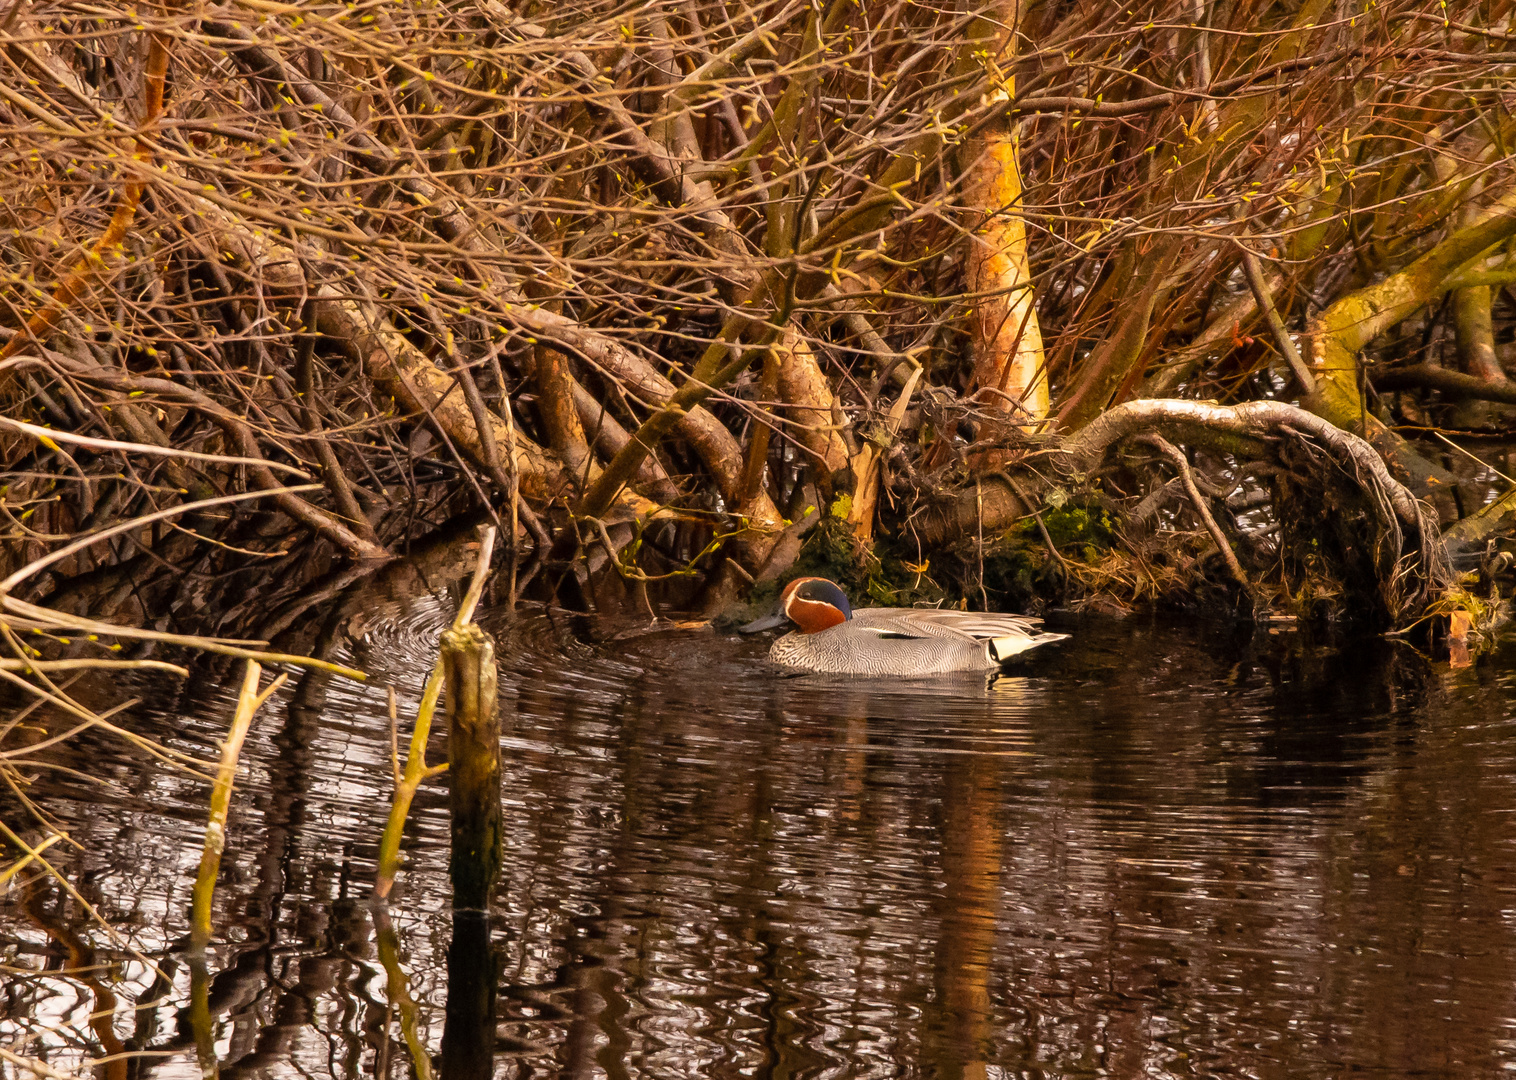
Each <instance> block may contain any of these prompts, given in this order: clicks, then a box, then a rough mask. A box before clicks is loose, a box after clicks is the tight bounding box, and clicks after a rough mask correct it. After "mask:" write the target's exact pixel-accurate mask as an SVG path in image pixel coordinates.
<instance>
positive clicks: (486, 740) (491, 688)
mask: <svg viewBox="0 0 1516 1080" xmlns="http://www.w3.org/2000/svg"><path fill="white" fill-rule="evenodd" d="M442 666H443V673H444V674H443V681H444V684H445V686H446V687H447V720H448V729H447V756H448V770H447V771H448V777H449V784H450V786H451V788H452V792H451V799H450V804H451V810H452V823H453V836H452V841H453V842H452V852H451V854H450V856H449V858H448V874H449V876H450V877H451V878H452V880H453V910H454V911H488V910H489V906H490V893H491V891H492V890H493V889H494V887H495V881H496V879H497V878H498V877H499V876H500V859H501V845H502V839H501V810H500V721H499V720H498V718H497V716H496V713H495V643H494V642H493V641H492V640H490V636H489V635H488V634H486V633H485V632H484V631H483V630H481V629H479V626H478V624H477V623H472V622H471V623H468V624H467V625H466V626H463V627H462V628H455V629H452V630H445V631H443V634H442Z"/></svg>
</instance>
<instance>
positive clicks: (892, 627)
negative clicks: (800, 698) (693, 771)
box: [738, 577, 1069, 678]
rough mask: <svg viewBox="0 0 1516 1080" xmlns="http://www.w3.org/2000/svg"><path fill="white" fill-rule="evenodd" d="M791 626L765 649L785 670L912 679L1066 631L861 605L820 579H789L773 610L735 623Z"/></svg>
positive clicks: (987, 659) (1000, 657)
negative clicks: (792, 625) (852, 602)
mask: <svg viewBox="0 0 1516 1080" xmlns="http://www.w3.org/2000/svg"><path fill="white" fill-rule="evenodd" d="M786 623H794V624H795V626H796V627H797V629H795V630H792V631H791V632H790V633H788V634H785V635H783V636H782V637H780V638H779V639H778V640H777V641H775V642H774V644H773V646H772V648H770V649H769V659H770V660H772V661H773V662H774V663H776V664H779V665H781V666H783V667H786V668H795V669H799V670H801V671H806V672H815V673H818V674H825V675H870V676H898V677H902V678H916V677H921V676H929V675H947V674H951V673H953V672H964V671H993V670H995V669H997V668H999V667H1000V665H1001V664H1003V663H1004V662H1005V661H1007V660H1009V659H1010V658H1011V657H1013V656H1017V655H1019V654H1021V653H1024V652H1027V651H1028V650H1030V649H1036V648H1039V647H1041V646H1043V645H1048V644H1051V643H1052V642H1055V641H1063V640H1065V639H1066V638H1067V637H1068V636H1069V635H1067V634H1050V633H1043V632H1042V631H1041V630H1040V629H1039V628H1040V627H1041V626H1042V620H1041V619H1035V618H1032V617H1030V616H1027V615H1003V614H999V613H996V612H983V611H956V610H952V609H944V608H859V609H857V610H854V609H853V607H852V605H851V604H849V603H848V598H847V594H846V593H844V592H843V591H842V589H841V588H840V587H839V586H838V585H837V584H836V582H833V581H828V580H827V579H826V578H820V577H801V578H796V579H795V580H794V581H791V582H790V583H789V584H788V585H786V586H785V587H784V591H783V592H782V593H780V594H779V604H778V608H777V610H776V611H775V612H774V613H773V614H772V615H768V616H764V617H763V618H759V619H755V620H754V621H753V622H750V623H748V624H747V625H745V626H741V627H739V628H738V631H739V633H744V634H755V633H760V632H762V631H764V630H771V629H775V628H777V627H780V626H783V625H785V624H786Z"/></svg>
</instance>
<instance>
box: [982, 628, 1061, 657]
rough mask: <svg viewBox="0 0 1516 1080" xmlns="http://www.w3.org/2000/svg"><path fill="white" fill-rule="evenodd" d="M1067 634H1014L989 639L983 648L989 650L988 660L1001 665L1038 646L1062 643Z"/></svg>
mask: <svg viewBox="0 0 1516 1080" xmlns="http://www.w3.org/2000/svg"><path fill="white" fill-rule="evenodd" d="M1067 637H1068V635H1067V634H1015V635H1012V636H1010V637H997V638H990V639H989V641H987V642H985V648H986V649H987V650H989V654H990V659H991V660H993V661H995V663H997V664H1003V663H1005V662H1006V661H1007V660H1009V659H1010V658H1011V657H1013V656H1015V655H1016V654H1017V653H1024V652H1026V651H1027V650H1029V649H1035V648H1036V647H1037V646H1039V645H1048V644H1050V643H1052V642H1054V641H1063V640H1065V639H1066V638H1067Z"/></svg>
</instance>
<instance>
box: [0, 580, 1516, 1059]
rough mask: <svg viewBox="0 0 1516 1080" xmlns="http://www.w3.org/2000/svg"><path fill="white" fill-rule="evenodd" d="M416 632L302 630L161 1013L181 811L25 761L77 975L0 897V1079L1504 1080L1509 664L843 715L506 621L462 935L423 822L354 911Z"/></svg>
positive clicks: (959, 697)
mask: <svg viewBox="0 0 1516 1080" xmlns="http://www.w3.org/2000/svg"><path fill="white" fill-rule="evenodd" d="M453 602H454V601H453V600H452V599H450V597H449V595H448V593H447V591H446V589H445V588H438V589H436V590H435V591H431V592H428V591H426V590H419V594H416V593H413V594H411V595H404V594H403V593H402V592H399V591H392V592H385V593H383V594H375V593H372V592H370V593H365V594H357V595H356V596H355V595H349V596H348V597H347V598H346V599H345V600H343V601H342V602H341V604H340V605H338V606H337V607H336V608H333V609H332V610H333V611H338V610H340V611H341V615H340V617H338V616H337V615H333V616H332V617H331V618H328V619H327V620H326V621H324V622H323V621H321V620H319V619H317V620H315V621H313V622H312V623H311V627H312V629H311V640H313V641H314V642H315V646H314V647H316V648H318V649H322V650H324V651H325V652H327V653H328V654H329V655H330V657H331V658H332V659H342V660H346V661H352V662H354V663H356V664H357V665H358V666H361V667H364V668H365V669H366V670H368V671H369V672H371V674H372V676H373V678H372V681H371V685H370V686H367V687H355V686H354V685H353V684H350V683H345V682H341V681H337V680H332V679H329V678H327V677H326V676H319V675H308V676H304V677H302V678H300V679H297V680H295V683H294V685H293V686H292V687H291V688H290V689H289V690H287V691H286V692H284V694H283V697H282V698H281V699H279V701H278V702H277V703H276V704H273V705H271V706H270V708H269V710H268V711H267V713H266V714H265V715H263V716H262V717H261V718H260V719H259V721H258V723H257V724H256V725H255V727H254V729H253V732H252V734H251V735H250V736H249V739H248V742H247V745H246V747H245V749H244V751H243V761H244V763H245V764H246V766H247V769H246V775H245V776H244V778H243V779H242V780H241V781H239V784H240V786H239V789H238V790H239V793H240V794H239V797H238V801H237V802H236V803H235V805H234V810H233V818H232V823H231V829H230V834H229V838H228V847H227V853H226V856H225V859H224V862H223V877H222V883H221V888H220V890H219V891H218V896H217V902H218V911H217V927H218V935H219V940H218V943H217V945H215V946H214V947H213V949H212V953H211V956H210V960H209V964H208V972H207V978H206V979H205V981H204V982H203V985H201V986H199V987H196V986H194V985H192V983H193V982H194V980H193V979H192V973H191V971H190V970H189V967H188V966H187V965H184V964H182V963H176V962H173V961H172V960H171V957H173V955H174V954H175V950H176V949H178V948H179V947H180V946H182V944H183V939H184V937H185V934H186V932H187V926H186V922H185V911H186V908H187V906H188V899H189V892H188V889H189V882H190V879H191V878H192V877H193V866H194V862H195V859H196V857H197V854H198V850H199V845H200V840H201V835H200V833H201V829H202V828H203V813H204V798H205V792H204V786H203V784H202V783H201V782H199V781H196V780H194V779H193V778H191V777H188V776H186V775H184V774H182V773H178V772H174V771H172V770H169V769H165V768H162V767H160V766H158V765H157V764H155V763H153V762H151V761H148V760H145V759H144V758H142V757H140V756H136V755H132V754H129V753H127V752H126V751H124V750H123V749H122V748H121V747H120V746H119V745H118V744H116V743H113V742H110V741H106V740H104V739H94V738H87V739H83V740H80V741H79V742H76V743H73V744H71V745H70V746H69V747H68V748H67V749H66V750H64V751H63V752H62V753H61V754H60V756H59V758H58V759H57V764H59V765H64V766H68V767H70V768H73V769H77V770H79V773H81V774H82V775H74V774H70V773H65V772H54V773H52V774H50V775H49V776H48V777H47V778H46V780H45V782H43V781H39V783H38V785H37V787H36V789H35V791H36V792H38V793H40V792H45V798H44V799H43V800H42V801H43V804H44V805H45V807H46V809H47V810H48V811H49V812H50V813H52V814H54V815H55V816H56V817H57V818H58V819H59V820H60V821H61V822H62V823H63V824H65V825H66V826H67V827H68V828H69V829H70V830H71V832H72V834H73V836H74V838H75V839H76V840H77V841H79V844H80V845H81V848H82V850H78V851H74V852H71V853H65V852H63V851H62V849H61V848H60V849H55V852H56V853H57V854H58V862H59V863H60V864H61V866H62V867H63V868H64V869H65V871H66V872H67V873H68V874H69V876H70V879H71V880H72V881H74V882H75V883H76V884H77V885H78V887H79V889H80V891H81V894H82V895H83V896H84V897H85V898H86V899H88V900H89V901H90V902H91V903H93V904H95V905H96V906H97V907H98V908H99V910H100V911H101V913H102V914H103V915H104V916H105V917H106V918H107V919H108V920H109V921H110V923H111V925H112V927H113V929H114V931H115V933H116V934H117V935H118V936H119V938H120V941H119V942H112V941H110V940H108V939H107V938H106V937H105V935H104V933H103V932H102V931H101V930H100V929H99V927H98V926H97V925H93V924H91V922H90V921H89V920H88V919H87V918H85V917H84V916H83V914H82V913H81V910H80V909H79V907H78V904H77V902H76V901H74V900H73V899H71V898H69V897H67V896H65V895H64V894H62V893H61V892H60V891H59V890H58V889H56V888H55V887H53V886H51V885H48V884H46V883H37V884H34V885H32V886H29V887H28V889H27V890H25V891H23V892H13V894H12V896H11V897H10V898H9V899H8V900H6V901H5V903H4V905H3V906H0V963H3V964H4V965H5V968H4V970H5V973H6V974H5V985H4V990H3V993H0V1045H3V1046H6V1047H8V1048H12V1049H13V1050H14V1051H15V1052H18V1053H24V1054H26V1055H27V1056H30V1057H39V1058H44V1059H46V1060H47V1061H49V1062H50V1063H51V1064H52V1065H53V1066H54V1067H56V1068H60V1069H64V1070H65V1071H67V1070H71V1069H77V1068H79V1067H80V1066H81V1064H82V1063H83V1062H84V1061H85V1060H86V1059H91V1058H98V1057H101V1056H102V1055H104V1054H105V1049H116V1048H117V1047H115V1046H114V1045H113V1043H112V1041H111V1040H115V1042H116V1043H119V1044H121V1048H122V1049H124V1051H125V1052H128V1053H132V1052H135V1053H137V1054H139V1055H140V1056H136V1057H129V1058H126V1059H118V1062H117V1063H110V1064H104V1065H100V1066H97V1067H96V1071H97V1072H98V1073H99V1074H100V1075H105V1076H110V1077H112V1078H113V1080H114V1078H115V1077H117V1076H120V1075H122V1074H123V1070H122V1066H121V1064H120V1063H119V1062H120V1060H125V1062H126V1065H127V1067H128V1068H129V1071H130V1074H131V1075H133V1076H148V1075H152V1076H156V1077H178V1076H185V1077H190V1076H198V1075H200V1074H201V1064H200V1063H199V1062H200V1060H203V1059H205V1058H206V1057H207V1056H209V1058H211V1059H212V1060H213V1061H214V1063H216V1064H217V1065H218V1066H219V1069H220V1072H221V1074H222V1075H223V1076H242V1075H254V1074H256V1075H259V1076H280V1077H283V1076H289V1077H295V1076H300V1075H310V1074H312V1073H314V1074H319V1075H330V1076H340V1077H350V1076H354V1077H355V1076H369V1075H378V1076H383V1077H396V1078H399V1077H405V1076H409V1075H415V1072H414V1071H413V1070H414V1069H415V1067H416V1066H415V1062H416V1060H417V1058H421V1059H424V1060H423V1063H422V1068H423V1069H428V1068H429V1067H430V1065H431V1064H432V1061H433V1056H434V1055H435V1062H436V1064H437V1066H438V1070H437V1075H440V1076H443V1077H446V1078H448V1080H453V1078H455V1077H456V1078H463V1077H470V1078H471V1077H480V1076H488V1075H501V1076H512V1077H515V1076H523V1077H524V1076H543V1075H563V1076H570V1077H591V1076H605V1077H607V1078H609V1080H620V1078H624V1077H644V1076H653V1077H664V1076H667V1077H727V1076H731V1077H735V1076H758V1077H781V1076H783V1077H813V1076H814V1077H822V1076H824V1077H869V1076H881V1077H883V1076H900V1075H907V1076H943V1077H974V1076H989V1075H1017V1076H1100V1075H1110V1076H1120V1077H1129V1076H1159V1077H1163V1076H1175V1077H1179V1076H1186V1077H1188V1076H1213V1075H1236V1076H1260V1077H1292V1078H1298V1077H1306V1078H1310V1077H1335V1076H1339V1075H1341V1074H1343V1073H1344V1072H1348V1071H1352V1072H1354V1073H1356V1074H1363V1075H1386V1076H1390V1075H1394V1076H1403V1075H1409V1074H1419V1075H1459V1076H1467V1075H1481V1074H1485V1073H1488V1072H1493V1071H1495V1070H1496V1069H1497V1068H1499V1067H1500V1065H1501V1064H1503V1063H1507V1062H1508V1061H1509V1060H1510V1055H1511V1053H1512V1049H1513V1046H1516V1043H1513V1037H1516V1001H1513V997H1516V991H1513V989H1512V988H1513V987H1516V935H1513V929H1516V915H1513V912H1516V863H1513V860H1512V858H1511V853H1512V846H1513V844H1516V814H1513V811H1516V751H1513V747H1516V742H1513V739H1512V736H1513V734H1516V731H1513V727H1512V720H1511V711H1512V710H1511V683H1512V678H1511V675H1510V674H1509V672H1510V670H1511V661H1512V659H1513V656H1516V652H1513V650H1512V648H1511V647H1509V646H1507V647H1506V648H1504V649H1502V650H1500V651H1498V652H1497V653H1496V655H1495V656H1494V657H1492V658H1490V659H1489V660H1488V661H1486V662H1484V663H1483V664H1481V665H1480V666H1478V667H1476V668H1473V669H1469V670H1463V671H1457V672H1454V671H1450V670H1448V669H1447V667H1446V666H1445V665H1443V666H1440V667H1439V666H1437V665H1432V664H1429V663H1427V662H1425V661H1423V660H1422V659H1421V658H1419V657H1417V656H1415V655H1414V654H1413V653H1411V652H1410V651H1409V650H1408V649H1406V648H1405V647H1403V646H1399V645H1395V644H1393V643H1390V642H1386V641H1383V640H1367V641H1357V642H1347V643H1343V642H1319V641H1309V640H1306V639H1305V638H1304V637H1302V636H1301V635H1299V634H1295V633H1278V634H1271V633H1257V634H1255V633H1253V632H1251V631H1233V630H1230V629H1226V628H1219V627H1215V626H1190V625H1173V624H1163V623H1157V622H1147V621H1139V620H1130V621H1127V622H1124V623H1107V622H1088V623H1080V624H1078V625H1076V626H1075V627H1074V628H1073V629H1074V632H1075V638H1074V640H1072V641H1071V642H1068V643H1066V644H1065V645H1063V646H1060V647H1059V648H1058V649H1057V650H1056V651H1048V652H1046V653H1045V654H1043V655H1041V656H1035V657H1034V658H1033V659H1030V660H1028V661H1027V662H1025V663H1023V664H1022V665H1021V666H1019V667H1018V668H1016V669H1014V670H1012V671H1011V672H1008V673H1007V674H1005V675H1003V676H1001V677H999V678H997V679H994V680H986V679H982V678H974V679H965V680H947V681H925V682H918V683H880V684H869V683H863V682H858V681H854V680H828V679H821V678H815V677H800V678H792V677H783V676H781V675H780V674H779V673H778V672H776V671H775V670H773V669H772V668H770V667H769V666H768V665H767V664H766V662H765V661H764V659H763V652H764V648H765V644H764V643H763V642H755V641H750V640H739V639H737V638H734V637H729V636H723V635H720V634H716V633H713V632H710V631H694V630H687V629H685V630H681V629H662V630H657V631H652V632H649V631H647V628H646V626H645V624H644V621H639V620H637V619H634V618H610V617H595V618H590V617H584V616H575V615H569V614H566V613H564V612H562V611H558V610H555V609H551V608H543V607H531V606H525V607H523V608H522V609H521V610H520V611H519V612H518V613H517V614H516V615H515V616H508V615H506V614H504V613H500V614H497V615H496V617H495V619H494V625H492V626H489V627H488V628H489V629H491V630H492V631H493V632H494V633H495V634H496V636H497V638H498V642H499V648H498V656H499V661H500V668H501V671H500V700H501V714H502V745H503V747H504V751H505V753H504V761H503V770H504V781H505V791H506V851H505V868H504V872H503V875H502V880H501V883H500V886H499V889H498V892H497V895H496V900H497V904H496V909H495V913H494V916H493V920H492V922H489V923H486V922H485V921H484V920H482V919H474V920H468V919H465V918H459V919H457V920H455V919H454V917H453V916H452V913H451V912H450V911H449V905H448V900H447V884H446V880H447V879H446V871H447V837H448V823H447V793H446V788H445V787H444V786H443V785H442V784H440V783H437V784H432V785H428V786H426V787H423V788H422V790H421V792H420V794H419V795H418V798H417V800H416V803H415V806H414V808H413V811H412V820H411V825H410V828H409V830H408V833H407V848H406V850H407V855H408V859H409V861H408V864H407V866H406V868H405V870H404V871H403V872H402V875H401V878H400V881H399V884H398V886H397V890H396V894H395V896H394V897H393V898H392V901H391V903H390V905H389V908H388V909H387V911H385V912H383V913H376V912H375V911H373V910H371V909H370V907H369V905H368V902H367V899H366V898H367V895H368V891H369V888H370V885H371V882H372V879H373V872H374V858H375V853H376V848H377V841H378V837H379V835H380V832H381V831H382V828H383V822H384V818H385V815H386V813H387V810H388V803H389V794H390V763H389V728H388V718H387V710H386V705H385V696H384V691H383V689H382V688H383V687H384V686H385V685H387V684H388V685H393V686H394V687H395V688H396V689H397V691H398V692H399V694H400V698H401V714H402V715H406V714H407V712H409V711H413V710H414V707H415V704H416V701H417V699H418V698H419V696H420V691H421V686H422V682H423V681H424V679H425V676H426V673H427V671H428V669H429V668H430V666H431V663H432V660H433V657H434V656H435V652H434V650H435V643H436V640H437V633H438V631H440V629H441V628H442V627H443V626H444V625H446V624H447V622H448V621H449V620H450V618H451V614H452V607H451V605H452V603H453ZM234 675H235V673H234V672H232V671H231V670H230V669H226V670H225V671H222V670H221V669H218V668H216V667H214V666H208V667H206V668H204V669H203V670H202V672H201V675H200V677H198V678H197V679H195V680H192V681H191V682H190V683H189V684H188V685H186V686H183V687H180V686H174V685H167V684H165V685H163V686H157V685H144V686H143V687H142V688H141V691H140V692H141V695H142V697H143V699H144V700H143V703H142V704H141V705H139V706H137V707H136V708H135V709H134V710H133V712H132V713H131V714H130V718H131V722H132V724H133V727H134V729H136V730H138V731H141V732H142V733H143V734H147V735H151V736H153V737H155V738H157V739H159V740H161V741H163V742H164V743H165V744H167V745H169V746H171V747H173V748H175V749H179V750H184V751H186V752H191V753H195V754H197V755H199V756H206V755H207V754H208V753H210V752H211V751H212V750H213V748H214V746H215V744H216V740H217V739H218V738H219V737H220V735H221V733H222V731H223V730H224V726H225V724H226V721H227V718H228V717H229V716H230V714H231V704H232V699H233V697H234V695H235V685H234V684H235V678H234ZM434 756H437V757H440V751H434ZM4 813H5V814H6V816H7V820H16V815H17V814H18V813H19V810H18V809H17V808H16V807H15V806H14V805H13V804H7V805H6V807H5V808H4ZM381 914H382V917H380V918H377V919H376V915H381ZM128 950H136V951H138V952H139V953H140V954H141V955H142V956H143V957H146V958H147V959H149V960H154V961H157V962H158V967H159V971H161V973H162V975H163V977H162V978H160V977H159V976H158V973H157V972H155V971H154V970H153V969H152V968H151V967H149V966H148V965H147V964H145V963H144V962H143V961H142V960H141V959H138V958H135V957H134V956H133V955H132V954H131V952H130V951H128ZM196 990H200V991H202V992H200V993H198V994H197V993H195V991H196ZM92 1016H93V1021H92V1019H91V1018H92ZM197 1035H198V1036H199V1038H198V1041H197ZM103 1048H105V1049H103ZM197 1054H198V1055H199V1057H198V1058H197Z"/></svg>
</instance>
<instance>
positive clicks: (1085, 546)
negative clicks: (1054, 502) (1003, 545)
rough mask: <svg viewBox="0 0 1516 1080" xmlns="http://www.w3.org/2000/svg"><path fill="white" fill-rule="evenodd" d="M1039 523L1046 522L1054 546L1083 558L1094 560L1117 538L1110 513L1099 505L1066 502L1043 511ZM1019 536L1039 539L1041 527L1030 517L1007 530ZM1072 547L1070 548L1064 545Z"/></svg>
mask: <svg viewBox="0 0 1516 1080" xmlns="http://www.w3.org/2000/svg"><path fill="white" fill-rule="evenodd" d="M1042 523H1043V525H1045V526H1047V531H1048V536H1050V537H1052V540H1053V546H1054V547H1056V548H1057V549H1058V550H1059V552H1060V553H1062V554H1063V555H1065V557H1067V556H1068V555H1069V554H1074V555H1075V556H1076V557H1078V558H1082V559H1083V560H1084V561H1085V562H1094V561H1095V560H1097V559H1099V558H1100V557H1101V555H1102V553H1104V552H1106V551H1109V550H1110V549H1111V547H1112V546H1113V545H1114V544H1115V542H1116V534H1115V527H1114V524H1113V522H1112V521H1111V515H1110V514H1109V513H1107V512H1106V511H1105V509H1103V508H1102V507H1100V506H1099V505H1090V506H1082V505H1076V504H1074V503H1066V504H1065V505H1063V506H1060V507H1058V508H1056V509H1050V510H1044V511H1043V512H1042ZM1011 535H1015V536H1017V537H1021V538H1027V539H1032V538H1035V539H1036V540H1037V541H1038V542H1039V543H1040V542H1041V540H1042V533H1041V530H1040V529H1038V528H1037V522H1036V521H1035V520H1032V519H1028V520H1026V521H1023V522H1021V523H1020V524H1018V525H1017V526H1016V527H1015V528H1014V529H1012V530H1011V533H1010V534H1007V539H1009V538H1010V536H1011ZM1070 548H1072V549H1074V550H1073V551H1072V552H1070V551H1068V550H1066V549H1070Z"/></svg>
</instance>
